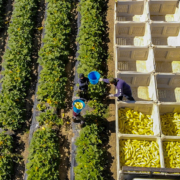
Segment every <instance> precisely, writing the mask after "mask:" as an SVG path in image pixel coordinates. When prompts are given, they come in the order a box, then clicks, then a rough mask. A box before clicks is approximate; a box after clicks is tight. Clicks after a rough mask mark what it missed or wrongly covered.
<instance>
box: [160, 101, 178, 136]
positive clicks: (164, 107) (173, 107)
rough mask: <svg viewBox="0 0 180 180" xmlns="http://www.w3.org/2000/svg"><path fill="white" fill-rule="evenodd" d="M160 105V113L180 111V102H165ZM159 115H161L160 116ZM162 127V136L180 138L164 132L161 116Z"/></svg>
mask: <svg viewBox="0 0 180 180" xmlns="http://www.w3.org/2000/svg"><path fill="white" fill-rule="evenodd" d="M158 106H159V114H160V115H163V114H167V113H175V112H177V113H180V103H179V104H173V103H168V104H164V103H161V104H159V105H158ZM160 115H159V117H160ZM169 126H171V124H169ZM160 127H161V137H164V136H166V137H168V138H175V139H176V138H177V139H180V136H168V135H164V134H163V131H162V130H163V129H162V126H161V118H160Z"/></svg>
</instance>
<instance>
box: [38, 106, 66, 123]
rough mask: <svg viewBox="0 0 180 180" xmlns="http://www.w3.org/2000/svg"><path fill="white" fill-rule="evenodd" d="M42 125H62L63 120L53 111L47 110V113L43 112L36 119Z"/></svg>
mask: <svg viewBox="0 0 180 180" xmlns="http://www.w3.org/2000/svg"><path fill="white" fill-rule="evenodd" d="M36 120H37V121H38V122H39V124H40V125H44V124H48V125H62V124H63V120H62V119H61V118H59V117H58V116H57V114H54V113H53V110H47V111H46V112H41V113H40V115H39V116H38V117H37V118H36Z"/></svg>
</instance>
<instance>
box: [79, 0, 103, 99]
mask: <svg viewBox="0 0 180 180" xmlns="http://www.w3.org/2000/svg"><path fill="white" fill-rule="evenodd" d="M103 6H104V1H103V0H81V1H80V3H79V12H80V14H81V26H80V32H79V35H78V38H77V41H78V43H79V51H78V53H79V56H78V60H79V61H80V64H79V66H78V70H77V71H78V73H84V74H85V75H87V74H89V73H90V72H91V71H98V72H99V73H100V74H102V73H103V70H104V67H103V66H102V64H103V61H105V56H106V50H105V48H104V46H103V45H104V42H103V37H104V32H105V27H104V22H103V19H104V14H103V10H102V8H103ZM104 93H105V87H104V86H103V83H102V82H100V83H98V84H97V85H91V84H90V85H89V96H90V98H92V99H97V100H101V99H102V96H103V95H104Z"/></svg>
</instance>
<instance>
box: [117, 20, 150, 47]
mask: <svg viewBox="0 0 180 180" xmlns="http://www.w3.org/2000/svg"><path fill="white" fill-rule="evenodd" d="M115 31H116V32H115V33H116V44H117V45H121V46H148V45H149V44H150V41H151V34H150V26H149V24H148V23H144V22H132V21H126V22H117V21H116V24H115Z"/></svg>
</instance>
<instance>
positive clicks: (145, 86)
mask: <svg viewBox="0 0 180 180" xmlns="http://www.w3.org/2000/svg"><path fill="white" fill-rule="evenodd" d="M117 77H118V78H120V79H122V80H124V81H125V82H126V83H127V84H129V85H130V86H131V90H132V96H133V97H134V99H135V100H136V101H152V100H154V101H156V100H157V96H156V89H155V79H154V75H152V74H147V73H141V74H137V73H129V74H127V73H118V74H117Z"/></svg>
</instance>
